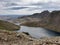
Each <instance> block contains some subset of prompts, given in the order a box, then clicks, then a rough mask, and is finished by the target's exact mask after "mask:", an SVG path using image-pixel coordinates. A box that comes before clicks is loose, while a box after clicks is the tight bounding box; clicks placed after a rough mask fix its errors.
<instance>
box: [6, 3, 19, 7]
mask: <svg viewBox="0 0 60 45" xmlns="http://www.w3.org/2000/svg"><path fill="white" fill-rule="evenodd" d="M9 6H18V4H17V3H6V4H5V7H9Z"/></svg>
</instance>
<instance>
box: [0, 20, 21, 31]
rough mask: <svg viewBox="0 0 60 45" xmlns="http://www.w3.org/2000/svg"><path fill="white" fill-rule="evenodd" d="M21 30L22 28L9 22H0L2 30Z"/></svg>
mask: <svg viewBox="0 0 60 45" xmlns="http://www.w3.org/2000/svg"><path fill="white" fill-rule="evenodd" d="M19 28H20V26H17V25H15V24H12V23H9V22H7V21H2V20H0V29H4V30H11V31H14V30H18V29H19Z"/></svg>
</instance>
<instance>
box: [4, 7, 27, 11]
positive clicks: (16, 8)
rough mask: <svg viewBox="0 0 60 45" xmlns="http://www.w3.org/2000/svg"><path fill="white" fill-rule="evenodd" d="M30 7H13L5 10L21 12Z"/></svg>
mask: <svg viewBox="0 0 60 45" xmlns="http://www.w3.org/2000/svg"><path fill="white" fill-rule="evenodd" d="M26 8H28V7H11V8H7V9H5V10H21V9H26Z"/></svg>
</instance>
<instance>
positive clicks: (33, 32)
mask: <svg viewBox="0 0 60 45" xmlns="http://www.w3.org/2000/svg"><path fill="white" fill-rule="evenodd" d="M17 32H28V33H29V34H30V36H32V37H34V38H42V37H53V36H60V33H58V32H55V31H51V30H47V29H44V28H41V27H28V26H21V28H20V30H18V31H17Z"/></svg>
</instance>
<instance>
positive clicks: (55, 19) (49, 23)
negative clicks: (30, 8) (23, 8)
mask: <svg viewBox="0 0 60 45" xmlns="http://www.w3.org/2000/svg"><path fill="white" fill-rule="evenodd" d="M17 20H18V21H19V22H20V23H22V24H23V25H28V26H38V27H43V28H46V29H51V30H54V31H57V32H60V10H59V11H58V10H55V11H52V12H49V11H48V10H46V11H43V12H41V13H35V14H32V15H29V16H23V17H20V18H18V19H17Z"/></svg>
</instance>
